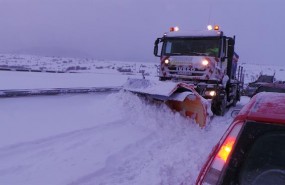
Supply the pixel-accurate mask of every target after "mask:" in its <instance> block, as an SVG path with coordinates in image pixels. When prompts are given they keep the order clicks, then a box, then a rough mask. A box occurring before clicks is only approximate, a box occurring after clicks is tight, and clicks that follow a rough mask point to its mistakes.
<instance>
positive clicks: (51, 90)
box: [0, 87, 122, 98]
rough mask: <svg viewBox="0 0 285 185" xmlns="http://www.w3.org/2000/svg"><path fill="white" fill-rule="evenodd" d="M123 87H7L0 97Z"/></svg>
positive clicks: (97, 90) (118, 88)
mask: <svg viewBox="0 0 285 185" xmlns="http://www.w3.org/2000/svg"><path fill="white" fill-rule="evenodd" d="M121 89H122V87H88V88H85V87H79V88H48V89H7V90H0V98H7V97H23V96H43V95H60V94H87V93H98V92H118V91H120V90H121Z"/></svg>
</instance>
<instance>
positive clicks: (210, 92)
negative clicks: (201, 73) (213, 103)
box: [205, 91, 217, 97]
mask: <svg viewBox="0 0 285 185" xmlns="http://www.w3.org/2000/svg"><path fill="white" fill-rule="evenodd" d="M205 95H206V96H211V97H214V96H216V95H217V93H216V91H206V92H205Z"/></svg>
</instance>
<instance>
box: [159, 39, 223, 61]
mask: <svg viewBox="0 0 285 185" xmlns="http://www.w3.org/2000/svg"><path fill="white" fill-rule="evenodd" d="M220 43H221V42H220V38H216V37H214V38H205V37H203V38H185V37H184V38H167V39H165V41H164V45H163V50H162V54H163V55H166V56H172V55H190V56H205V55H206V56H213V57H219V53H220Z"/></svg>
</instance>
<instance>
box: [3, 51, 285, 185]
mask: <svg viewBox="0 0 285 185" xmlns="http://www.w3.org/2000/svg"><path fill="white" fill-rule="evenodd" d="M9 56H10V55H9ZM9 56H8V55H2V57H0V58H1V60H0V62H2V64H3V61H7V60H8V59H7V58H9ZM13 57H15V58H14V59H13V60H14V63H13V66H23V65H25V67H27V68H29V67H31V66H33V65H34V63H36V60H32V59H31V60H30V61H31V62H30V63H25V62H23V61H26V59H27V58H33V57H29V56H24V57H23V56H13ZM10 58H12V57H10ZM17 58H22V59H19V60H18V59H17ZM35 58H39V60H43V61H46V64H38V65H36V66H37V67H46V66H50V68H48V69H53V70H58V71H64V69H66V68H68V65H66V64H67V63H58V64H59V65H58V64H57V63H53V61H52V60H47V59H46V58H40V57H35ZM17 61H19V62H17ZM72 61H76V59H72ZM75 63H76V62H75ZM107 63H108V65H112V66H116V67H114V69H112V68H109V67H104V66H105V65H106V64H107ZM10 64H11V62H8V63H7V65H10ZM139 65H141V64H139ZM143 65H144V64H143ZM148 65H149V66H150V67H145V68H144V70H145V73H147V74H149V75H148V76H146V78H151V79H156V77H155V75H156V74H155V71H156V68H155V63H153V64H147V65H145V66H148ZM89 66H97V68H96V67H95V68H92V67H90V69H88V70H83V71H82V70H81V71H80V72H81V73H75V74H73V73H32V72H13V71H0V76H1V78H0V89H1V90H3V89H21V88H25V89H26V88H31V89H32V88H53V87H112V86H116V87H117V86H121V85H123V84H124V83H125V81H126V79H127V78H128V77H140V76H141V74H140V71H139V70H137V69H136V68H132V69H131V71H128V73H125V72H126V71H124V72H122V71H121V72H120V70H118V69H122V68H123V66H124V67H125V66H134V63H129V64H128V63H126V62H123V63H120V62H111V61H108V62H107V61H105V62H103V61H101V62H100V61H92V62H91V63H90V64H89ZM136 66H138V64H136ZM151 66H152V67H151ZM244 66H247V72H248V71H250V73H248V75H247V76H246V80H247V81H250V78H251V77H252V78H253V77H254V76H256V75H258V74H259V73H260V72H262V73H264V74H267V73H268V74H271V72H272V71H275V72H276V77H278V78H279V80H284V79H282V75H283V77H284V74H283V73H284V72H283V70H281V69H283V68H281V67H276V69H275V67H274V66H268V67H264V68H262V69H261V67H257V65H252V66H250V65H248V64H244ZM6 67H7V66H6ZM130 68H131V67H130ZM248 100H249V99H248V98H247V97H242V101H241V102H239V103H238V105H237V106H238V107H242V106H243V105H244V104H246V102H248ZM231 110H232V109H230V110H229V111H228V112H227V113H226V115H225V116H224V117H214V118H213V120H212V121H211V123H210V124H209V125H208V126H207V127H206V128H205V129H201V128H199V127H198V126H197V125H196V124H195V123H193V122H192V121H191V120H190V119H187V118H184V117H182V116H181V115H180V114H179V113H174V112H172V111H171V110H169V109H168V108H167V107H166V106H164V105H150V104H147V103H146V102H144V101H142V100H141V99H139V98H138V97H137V96H135V95H133V94H130V93H126V92H117V93H97V94H85V95H79V94H77V95H70V94H69V95H59V96H36V97H21V98H19V97H17V98H2V99H1V103H0V115H1V118H0V164H1V165H0V184H1V185H2V184H3V185H23V184H24V185H133V184H138V185H142V184H148V185H156V184H161V185H166V184H171V185H176V184H177V185H181V184H183V185H188V184H189V185H190V184H193V183H194V182H195V180H196V178H197V175H198V173H199V170H200V169H201V167H202V165H203V163H204V161H205V160H206V158H207V156H208V154H209V152H210V151H211V149H212V147H213V146H214V145H215V144H216V143H217V141H218V140H219V139H220V137H221V136H222V134H223V133H224V131H225V130H226V129H227V127H228V126H229V124H230V123H231V121H232V118H231V116H230V113H231Z"/></svg>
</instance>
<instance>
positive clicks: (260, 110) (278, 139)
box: [196, 92, 285, 185]
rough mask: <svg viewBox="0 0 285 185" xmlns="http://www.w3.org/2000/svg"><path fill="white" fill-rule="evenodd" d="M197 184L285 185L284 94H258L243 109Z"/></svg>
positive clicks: (214, 152) (210, 158)
mask: <svg viewBox="0 0 285 185" xmlns="http://www.w3.org/2000/svg"><path fill="white" fill-rule="evenodd" d="M196 184H226V185H230V184H241V185H242V184H251V185H263V184H264V185H265V184H266V185H270V184H274V185H279V184H280V185H281V184H282V185H284V184H285V94H284V93H272V92H261V93H258V94H257V95H255V96H254V97H253V98H252V99H251V100H250V102H249V103H248V104H247V105H246V106H244V107H243V109H242V110H241V111H240V113H239V114H238V115H237V117H236V118H235V119H234V121H233V123H232V124H231V125H230V127H229V128H228V130H227V131H226V133H225V134H224V136H223V137H222V138H221V140H220V142H219V143H218V144H217V145H216V146H215V147H214V148H213V151H212V153H211V154H210V156H209V157H208V160H207V162H206V163H205V165H204V167H203V168H202V170H201V172H200V174H199V176H198V178H197V181H196Z"/></svg>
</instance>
